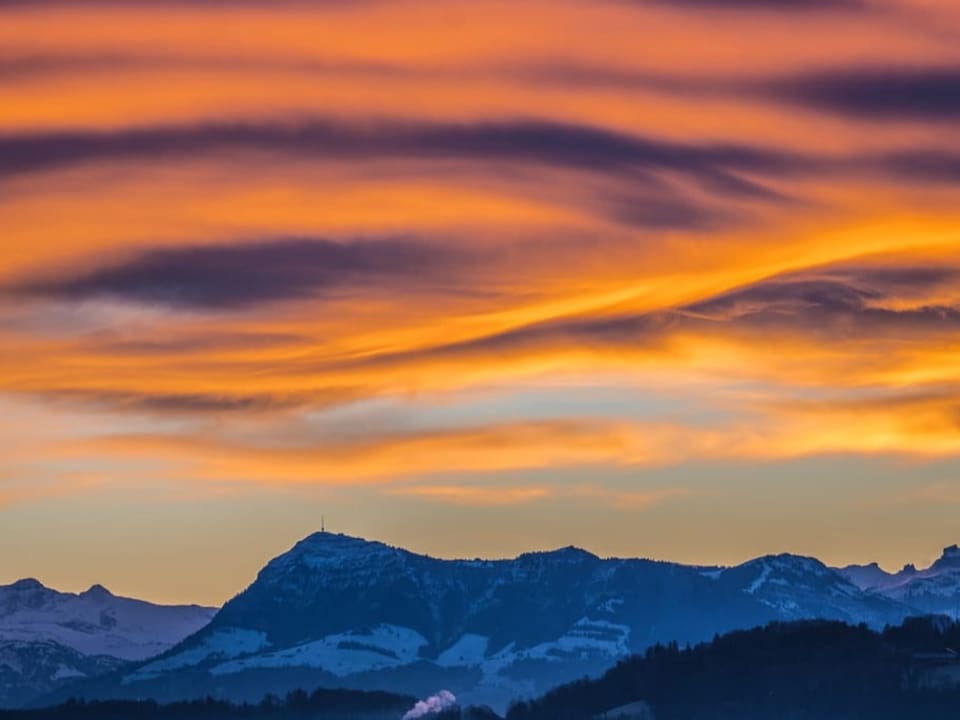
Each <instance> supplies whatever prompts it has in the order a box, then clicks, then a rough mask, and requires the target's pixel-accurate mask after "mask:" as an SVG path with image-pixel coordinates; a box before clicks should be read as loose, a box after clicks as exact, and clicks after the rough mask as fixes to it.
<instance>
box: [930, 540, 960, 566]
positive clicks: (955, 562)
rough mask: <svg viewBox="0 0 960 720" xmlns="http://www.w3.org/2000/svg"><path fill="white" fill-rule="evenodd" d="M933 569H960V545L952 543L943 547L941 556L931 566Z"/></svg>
mask: <svg viewBox="0 0 960 720" xmlns="http://www.w3.org/2000/svg"><path fill="white" fill-rule="evenodd" d="M930 569H931V570H955V569H960V547H958V546H956V545H950V546H949V547H945V548H944V549H943V554H942V555H940V558H939V559H938V560H937V561H936V562H935V563H934V564H933V565H931V566H930Z"/></svg>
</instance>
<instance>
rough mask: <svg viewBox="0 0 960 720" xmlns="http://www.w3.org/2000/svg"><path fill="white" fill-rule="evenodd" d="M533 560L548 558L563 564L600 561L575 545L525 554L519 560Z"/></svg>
mask: <svg viewBox="0 0 960 720" xmlns="http://www.w3.org/2000/svg"><path fill="white" fill-rule="evenodd" d="M532 558H546V559H552V560H559V561H563V562H582V561H584V560H599V559H600V558H599V557H597V556H596V555H594V554H593V553H592V552H590V551H589V550H584V549H583V548H579V547H577V546H575V545H567V546H566V547H561V548H557V549H556V550H541V551H535V552H528V553H523V554H522V555H520V556H519V557H518V558H517V559H518V560H520V559H532Z"/></svg>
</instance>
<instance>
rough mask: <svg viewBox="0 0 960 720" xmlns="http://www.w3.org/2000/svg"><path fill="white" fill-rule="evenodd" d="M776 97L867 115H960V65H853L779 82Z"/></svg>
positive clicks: (771, 89) (772, 88)
mask: <svg viewBox="0 0 960 720" xmlns="http://www.w3.org/2000/svg"><path fill="white" fill-rule="evenodd" d="M766 89H767V91H769V92H771V93H772V94H773V95H775V96H780V97H784V98H786V99H789V100H793V101H796V102H800V103H802V104H805V105H809V106H812V107H815V108H817V109H820V110H826V111H829V112H835V113H839V114H843V115H852V116H857V117H862V118H865V119H871V118H874V119H888V118H889V119H911V118H913V119H928V120H955V119H957V118H960V67H928V68H898V67H889V68H851V69H843V68H840V69H835V70H829V71H823V72H818V73H813V74H810V75H805V76H800V77H796V78H788V79H782V80H776V81H773V82H771V83H768V84H767V85H766Z"/></svg>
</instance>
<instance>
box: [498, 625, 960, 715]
mask: <svg viewBox="0 0 960 720" xmlns="http://www.w3.org/2000/svg"><path fill="white" fill-rule="evenodd" d="M946 648H958V649H960V625H957V624H954V623H950V622H947V621H944V620H942V619H934V618H924V619H921V618H918V619H913V620H908V621H907V622H906V623H904V624H903V625H902V626H899V627H894V628H887V629H886V630H884V631H883V632H880V633H878V632H874V631H871V630H870V629H868V628H867V627H866V626H865V625H860V626H856V627H853V626H850V625H845V624H843V623H839V622H826V621H815V622H801V623H789V624H783V623H775V624H772V625H769V626H767V627H764V628H757V629H754V630H748V631H743V632H734V633H730V634H728V635H724V636H722V637H717V638H715V639H714V640H713V641H712V642H709V643H704V644H701V645H698V646H696V647H692V648H685V649H681V648H680V647H678V646H677V645H676V644H670V645H657V646H655V647H652V648H650V649H649V650H648V651H647V653H646V654H645V655H643V656H636V657H633V658H630V659H627V660H624V661H622V662H620V663H619V664H617V665H616V666H615V667H614V668H613V669H611V670H610V671H609V672H607V674H606V675H604V676H603V677H602V678H599V679H597V680H582V681H578V682H575V683H572V684H569V685H565V686H562V687H560V688H557V689H555V690H553V691H551V692H549V693H547V694H546V695H545V696H543V697H542V698H540V699H538V700H534V701H530V702H521V703H517V704H515V705H514V706H513V707H512V708H511V709H510V711H509V713H508V715H507V717H508V720H582V719H584V718H592V717H595V716H596V715H598V714H599V713H602V712H605V711H606V710H609V709H611V708H615V707H619V706H621V705H626V704H628V703H631V702H635V701H638V700H643V701H645V702H647V703H648V704H649V705H650V706H651V707H652V708H653V710H654V712H655V713H656V717H657V719H658V720H699V719H700V718H704V719H706V718H709V719H710V720H861V719H863V720H867V719H869V720H904V719H905V718H914V717H916V718H921V717H922V718H924V719H925V720H940V719H941V718H942V719H944V720H946V719H947V718H950V719H952V720H955V719H956V718H960V689H958V688H957V687H955V686H953V687H950V686H948V685H947V686H941V687H937V688H933V687H930V686H929V685H930V684H929V683H928V682H925V679H926V678H928V677H929V675H928V673H929V671H930V668H929V667H928V666H923V665H918V662H917V654H918V653H930V652H943V651H945V649H946ZM957 670H958V675H960V667H958V668H957Z"/></svg>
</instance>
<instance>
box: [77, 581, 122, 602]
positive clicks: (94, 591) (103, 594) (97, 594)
mask: <svg viewBox="0 0 960 720" xmlns="http://www.w3.org/2000/svg"><path fill="white" fill-rule="evenodd" d="M80 594H81V595H82V596H83V597H92V598H95V599H106V598H112V597H114V595H113V593H112V592H110V591H109V590H107V589H106V588H105V587H104V586H103V585H100V584H99V583H97V584H95V585H91V586H90V588H89V589H88V590H86V592H82V593H80Z"/></svg>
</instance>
